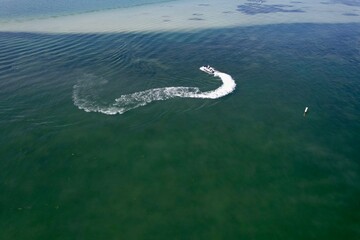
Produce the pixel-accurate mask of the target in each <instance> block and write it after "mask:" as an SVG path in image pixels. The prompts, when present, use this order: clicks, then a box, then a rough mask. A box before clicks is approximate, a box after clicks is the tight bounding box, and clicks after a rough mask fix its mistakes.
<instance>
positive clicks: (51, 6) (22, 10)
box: [0, 0, 169, 20]
mask: <svg viewBox="0 0 360 240" xmlns="http://www.w3.org/2000/svg"><path fill="white" fill-rule="evenodd" d="M167 1H169V0H121V1H118V0H106V1H98V0H86V1H85V0H61V1H57V0H37V1H31V0H0V20H14V19H29V18H39V17H58V16H61V15H70V14H77V13H84V12H93V11H100V10H106V9H114V8H127V7H134V6H139V5H144V4H153V3H159V2H167Z"/></svg>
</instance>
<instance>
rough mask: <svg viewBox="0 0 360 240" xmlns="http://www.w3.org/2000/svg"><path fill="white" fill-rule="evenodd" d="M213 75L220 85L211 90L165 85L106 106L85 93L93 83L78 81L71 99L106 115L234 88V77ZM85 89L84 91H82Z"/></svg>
mask: <svg viewBox="0 0 360 240" xmlns="http://www.w3.org/2000/svg"><path fill="white" fill-rule="evenodd" d="M214 76H215V77H219V78H220V79H221V81H222V85H221V86H220V87H219V88H217V89H215V90H212V91H207V92H201V91H200V89H199V88H196V87H166V88H154V89H149V90H146V91H140V92H135V93H131V94H125V95H121V96H120V97H119V98H117V99H115V102H114V103H112V104H110V105H108V106H106V105H101V104H100V103H99V101H96V97H95V98H94V96H89V95H88V94H87V93H88V92H90V93H93V91H94V90H93V89H90V90H89V89H87V88H88V87H89V86H92V87H95V88H96V86H95V85H94V84H88V83H84V81H80V82H78V84H77V85H75V86H74V91H73V101H74V104H75V105H76V106H77V107H78V108H79V109H83V110H84V111H86V112H100V113H104V114H108V115H114V114H123V113H124V112H126V111H129V110H131V109H134V108H138V107H141V106H145V105H147V104H148V103H151V102H154V101H163V100H167V99H171V98H177V97H178V98H201V99H217V98H221V97H224V96H226V95H228V94H230V93H231V92H233V91H234V90H235V87H236V83H235V81H234V79H233V78H232V77H231V76H230V75H228V74H226V73H222V72H216V73H215V74H214ZM83 90H85V91H83Z"/></svg>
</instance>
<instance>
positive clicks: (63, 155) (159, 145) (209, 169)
mask: <svg viewBox="0 0 360 240" xmlns="http://www.w3.org/2000/svg"><path fill="white" fill-rule="evenodd" d="M359 39H360V28H359V26H358V25H356V24H343V25H341V24H339V25H316V24H283V25H272V26H262V27H249V28H233V29H224V30H211V31H201V32H192V33H153V34H98V35H95V34H94V35H85V34H78V35H77V34H73V35H45V34H28V33H26V34H25V33H0V79H1V80H0V129H1V135H0V156H1V157H0V159H1V161H0V164H1V165H0V171H1V172H0V192H1V194H0V206H1V211H0V229H2V230H1V232H0V239H358V238H359V237H360V232H359V229H360V219H359V214H358V212H359V210H360V205H359V202H360V201H359V200H360V197H359V196H360V177H359V159H360V150H359V148H358V143H359V141H360V122H359V116H360V97H359V96H360V95H359V90H360V84H359V77H360V68H359V63H360V58H359V53H360V45H359ZM204 64H210V65H213V66H214V67H216V68H218V69H219V70H221V71H223V72H226V73H229V74H230V75H231V76H232V77H233V78H234V79H235V81H236V83H237V89H236V90H235V92H233V93H232V94H230V95H228V96H226V97H224V98H221V99H217V100H209V99H184V98H174V99H169V100H166V101H159V102H153V103H151V104H148V105H146V106H144V107H139V108H136V109H133V110H130V111H128V112H126V113H125V114H118V115H112V116H110V115H105V114H101V113H87V112H85V111H83V110H80V109H78V108H77V106H75V105H74V102H73V91H74V86H75V85H77V84H79V82H80V83H81V84H85V85H86V86H87V87H88V88H87V89H88V90H87V94H88V96H89V98H91V99H93V101H94V102H95V103H99V104H105V105H106V104H108V103H111V102H112V101H114V99H115V98H117V97H119V96H120V95H122V94H128V93H133V92H137V91H143V90H147V89H151V88H158V87H169V86H189V87H198V88H200V89H201V90H203V91H206V90H211V89H215V88H216V87H218V86H219V85H220V83H219V81H218V80H216V79H215V78H212V77H210V76H208V75H206V74H204V73H202V72H200V71H199V70H198V67H199V66H201V65H204ZM306 106H309V109H310V111H309V113H308V115H307V116H306V117H304V116H303V111H304V108H305V107H306Z"/></svg>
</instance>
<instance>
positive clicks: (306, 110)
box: [304, 107, 309, 116]
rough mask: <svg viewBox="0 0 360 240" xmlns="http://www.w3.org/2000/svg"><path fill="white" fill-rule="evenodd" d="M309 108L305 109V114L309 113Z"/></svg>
mask: <svg viewBox="0 0 360 240" xmlns="http://www.w3.org/2000/svg"><path fill="white" fill-rule="evenodd" d="M308 110H309V108H308V107H306V108H305V110H304V116H305V115H306V114H307V112H308Z"/></svg>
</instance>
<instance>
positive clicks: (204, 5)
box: [198, 3, 210, 7]
mask: <svg viewBox="0 0 360 240" xmlns="http://www.w3.org/2000/svg"><path fill="white" fill-rule="evenodd" d="M198 6H200V7H208V6H210V4H208V3H200V4H198Z"/></svg>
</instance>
